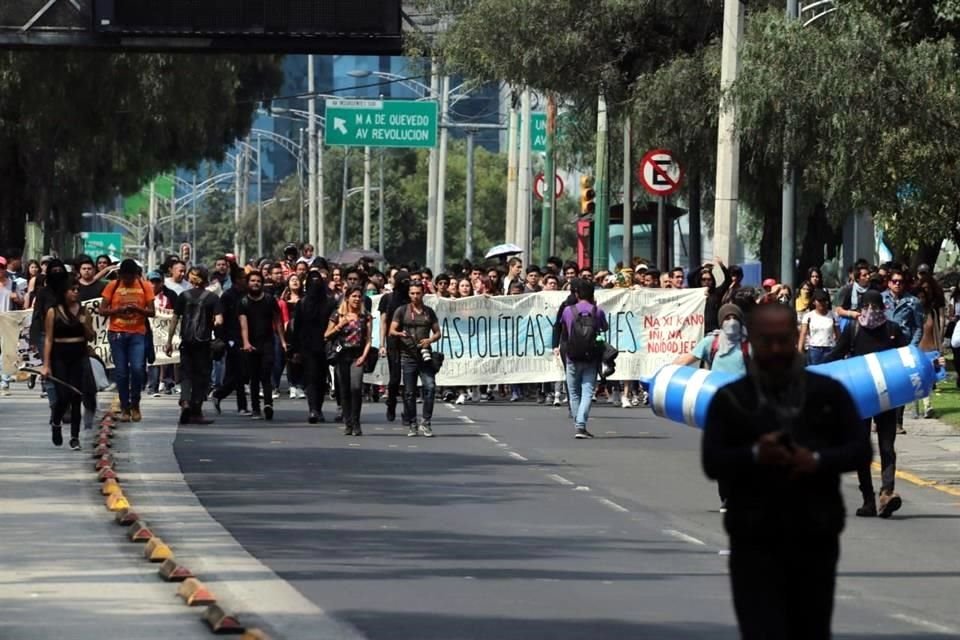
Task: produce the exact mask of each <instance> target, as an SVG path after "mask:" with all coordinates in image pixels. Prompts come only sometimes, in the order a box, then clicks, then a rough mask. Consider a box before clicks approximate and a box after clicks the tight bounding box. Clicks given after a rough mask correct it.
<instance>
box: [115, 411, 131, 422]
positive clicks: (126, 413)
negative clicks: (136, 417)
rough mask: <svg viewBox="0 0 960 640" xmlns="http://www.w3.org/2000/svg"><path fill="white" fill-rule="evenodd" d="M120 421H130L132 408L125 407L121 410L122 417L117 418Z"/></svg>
mask: <svg viewBox="0 0 960 640" xmlns="http://www.w3.org/2000/svg"><path fill="white" fill-rule="evenodd" d="M117 420H119V421H120V422H130V410H129V409H124V410H123V411H121V412H120V417H119V418H117Z"/></svg>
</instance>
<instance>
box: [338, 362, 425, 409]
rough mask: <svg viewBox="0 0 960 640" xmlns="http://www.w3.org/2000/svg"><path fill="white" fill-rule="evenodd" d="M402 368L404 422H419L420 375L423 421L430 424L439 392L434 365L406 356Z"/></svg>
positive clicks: (401, 364) (401, 363)
mask: <svg viewBox="0 0 960 640" xmlns="http://www.w3.org/2000/svg"><path fill="white" fill-rule="evenodd" d="M400 369H401V371H402V372H403V407H404V416H403V420H404V422H405V423H406V424H408V425H411V424H417V378H418V377H419V378H420V387H421V388H422V389H423V421H424V422H426V423H427V424H430V421H431V420H432V419H433V402H434V398H435V396H436V392H437V382H436V376H437V374H436V372H435V371H434V370H433V365H432V364H430V363H424V362H423V361H422V360H414V359H413V358H407V357H406V356H404V357H403V358H401V359H400ZM347 384H349V383H347Z"/></svg>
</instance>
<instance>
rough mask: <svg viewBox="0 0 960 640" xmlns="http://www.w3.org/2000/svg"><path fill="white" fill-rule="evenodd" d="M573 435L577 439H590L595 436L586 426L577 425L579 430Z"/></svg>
mask: <svg viewBox="0 0 960 640" xmlns="http://www.w3.org/2000/svg"><path fill="white" fill-rule="evenodd" d="M573 437H574V438H576V439H577V440H588V439H590V438H592V437H593V434H592V433H590V432H589V431H587V428H586V427H577V432H576V433H575V434H574V436H573Z"/></svg>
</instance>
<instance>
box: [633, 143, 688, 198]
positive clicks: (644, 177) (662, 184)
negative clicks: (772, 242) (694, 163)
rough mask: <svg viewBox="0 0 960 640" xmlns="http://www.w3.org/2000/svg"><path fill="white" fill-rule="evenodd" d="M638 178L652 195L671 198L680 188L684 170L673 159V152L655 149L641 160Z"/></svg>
mask: <svg viewBox="0 0 960 640" xmlns="http://www.w3.org/2000/svg"><path fill="white" fill-rule="evenodd" d="M637 177H638V178H639V179H640V184H642V185H643V188H644V189H646V190H647V192H648V193H650V195H654V196H669V195H670V194H671V193H673V192H674V191H676V190H677V189H679V188H680V182H681V181H682V180H683V168H682V167H681V166H680V163H679V162H677V161H676V159H675V158H674V157H673V152H671V151H668V150H666V149H654V150H653V151H648V152H647V153H646V155H644V156H643V159H642V160H640V166H639V167H637Z"/></svg>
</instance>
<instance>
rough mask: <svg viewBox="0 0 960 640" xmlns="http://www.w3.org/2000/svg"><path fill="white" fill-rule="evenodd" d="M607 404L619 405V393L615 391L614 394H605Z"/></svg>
mask: <svg viewBox="0 0 960 640" xmlns="http://www.w3.org/2000/svg"><path fill="white" fill-rule="evenodd" d="M607 403H608V404H620V392H619V391H615V392H614V393H609V394H607Z"/></svg>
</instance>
